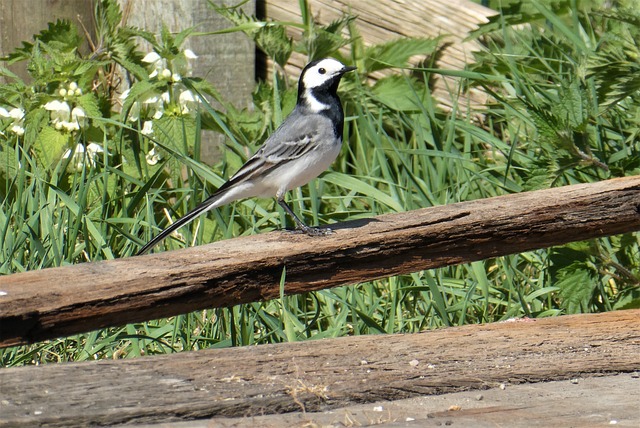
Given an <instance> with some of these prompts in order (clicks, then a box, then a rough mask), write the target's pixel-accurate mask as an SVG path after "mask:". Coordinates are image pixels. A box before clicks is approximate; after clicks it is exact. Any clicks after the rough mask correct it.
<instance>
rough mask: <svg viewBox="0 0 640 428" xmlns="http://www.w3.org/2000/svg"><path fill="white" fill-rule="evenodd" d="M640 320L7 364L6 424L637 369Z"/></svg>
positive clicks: (321, 402) (319, 405) (612, 315)
mask: <svg viewBox="0 0 640 428" xmlns="http://www.w3.org/2000/svg"><path fill="white" fill-rule="evenodd" d="M639 322H640V310H629V311H618V312H609V313H604V314H596V315H576V316H565V317H559V318H548V319H538V320H526V319H525V320H515V321H513V322H503V323H494V324H487V325H470V326H464V327H453V328H447V329H441V330H435V331H429V332H424V333H418V334H409V335H388V336H356V337H345V338H339V339H329V340H318V341H309V342H299V343H286V344H277V345H260V346H251V347H243V348H228V349H211V350H205V351H197V352H185V353H180V354H174V355H166V356H154V357H145V358H138V359H133V360H116V361H114V360H104V361H92V362H83V363H71V364H52V365H44V366H37V367H19V368H9V369H3V370H0V427H2V426H11V427H20V426H44V425H46V426H64V427H69V426H102V425H113V424H122V423H130V424H134V423H138V424H142V423H160V422H163V423H167V422H170V421H177V420H193V419H198V418H212V417H220V416H235V417H242V416H245V417H251V416H255V415H262V414H273V413H284V412H296V411H301V410H302V408H304V410H306V411H307V412H312V411H321V410H327V409H331V408H337V407H342V406H346V405H351V404H355V403H367V402H374V401H379V400H397V399H401V398H408V397H414V396H419V395H425V394H439V393H446V392H454V391H465V390H471V389H486V388H490V387H495V386H498V385H500V384H502V383H506V384H517V383H528V382H538V381H546V380H552V379H556V380H557V379H571V378H574V377H577V376H582V377H586V376H591V375H601V374H603V373H604V374H611V373H618V372H631V371H634V370H637V369H638V367H640V353H638V346H640V335H639V334H638V330H637V326H638V323H639ZM505 417H507V418H508V417H510V415H509V413H507V414H506V415H505ZM214 425H215V422H214ZM216 426H217V425H216ZM225 426H226V425H225ZM229 426H231V425H229Z"/></svg>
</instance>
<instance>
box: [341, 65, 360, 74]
mask: <svg viewBox="0 0 640 428" xmlns="http://www.w3.org/2000/svg"><path fill="white" fill-rule="evenodd" d="M357 68H358V67H351V66H349V67H347V66H345V67H344V68H343V69H342V70H340V74H344V73H348V72H350V71H353V70H356V69H357Z"/></svg>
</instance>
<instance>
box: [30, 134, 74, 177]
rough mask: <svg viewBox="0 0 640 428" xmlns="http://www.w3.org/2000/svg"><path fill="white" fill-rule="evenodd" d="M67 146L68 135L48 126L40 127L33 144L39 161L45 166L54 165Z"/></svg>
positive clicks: (51, 166)
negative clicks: (40, 129)
mask: <svg viewBox="0 0 640 428" xmlns="http://www.w3.org/2000/svg"><path fill="white" fill-rule="evenodd" d="M68 148H69V136H68V135H66V134H63V133H61V132H60V131H57V130H56V129H54V128H52V127H50V126H45V127H44V128H42V131H40V134H39V135H38V138H37V140H36V142H35V144H34V145H33V150H34V152H35V153H36V157H37V158H38V161H39V163H40V164H41V165H43V166H44V167H46V168H53V167H55V165H56V164H57V163H58V162H59V161H60V159H62V155H63V154H64V152H65V150H66V149H68Z"/></svg>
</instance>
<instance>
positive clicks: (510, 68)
mask: <svg viewBox="0 0 640 428" xmlns="http://www.w3.org/2000/svg"><path fill="white" fill-rule="evenodd" d="M538 11H539V13H540V14H542V15H543V16H544V17H545V20H542V21H537V20H532V22H530V25H531V27H530V28H524V29H513V28H511V27H510V26H508V25H506V23H505V22H500V20H497V21H496V22H497V23H498V24H499V25H497V26H496V27H495V29H493V30H492V31H487V33H486V34H485V35H484V36H483V41H484V42H485V43H486V46H487V51H486V52H485V53H482V54H481V55H479V56H478V58H477V62H476V64H475V65H473V67H471V68H470V69H469V70H468V71H463V72H460V73H459V74H460V75H461V77H462V78H463V80H464V81H465V82H466V84H468V85H478V86H482V87H484V88H486V90H488V91H490V92H491V93H492V94H493V95H494V99H493V101H492V102H491V103H490V105H488V106H487V108H486V109H485V110H484V111H483V112H482V118H483V119H482V121H480V122H479V121H478V120H477V117H478V116H477V115H476V113H477V112H469V113H466V111H467V110H466V107H465V106H463V105H454V111H443V110H441V109H440V108H438V107H437V106H436V103H435V102H434V100H433V99H432V96H431V91H430V88H429V85H428V84H425V83H424V82H428V81H429V77H430V76H429V73H430V71H429V70H426V69H425V70H421V69H416V70H414V71H413V73H412V75H409V74H405V75H404V77H400V78H394V79H393V81H392V82H391V83H389V84H388V86H387V87H386V89H385V88H384V87H381V86H377V87H374V88H371V87H369V86H367V85H365V84H364V83H362V82H363V79H362V80H361V79H355V78H354V77H355V76H350V77H349V78H347V79H345V81H344V82H343V84H342V86H341V89H342V91H341V94H342V99H343V101H344V104H345V110H346V114H347V120H346V124H345V139H346V141H345V145H344V148H343V151H342V153H341V155H340V156H339V158H338V160H337V161H336V162H335V163H334V165H333V166H332V168H331V170H330V171H328V172H327V173H325V174H324V175H322V176H321V177H320V178H319V179H317V180H315V181H313V182H312V183H311V184H310V185H309V186H305V187H304V188H302V189H299V190H296V191H293V192H291V195H290V196H289V197H290V198H291V201H292V202H293V203H292V206H293V208H294V211H295V212H296V213H297V214H298V215H300V216H302V217H303V218H305V219H306V220H307V221H308V222H311V223H314V224H331V223H335V222H339V221H344V220H347V219H358V218H369V217H373V216H375V215H379V214H384V213H388V212H401V211H408V210H413V209H418V208H424V207H429V206H435V205H443V204H451V203H455V202H460V201H468V200H473V199H480V198H487V197H492V196H497V195H502V194H508V193H516V192H522V191H526V190H532V189H538V188H545V187H552V186H559V185H566V184H572V183H579V182H593V181H597V180H603V179H607V178H612V177H616V176H625V175H635V174H640V144H639V143H638V138H637V135H638V129H640V126H639V125H640V108H639V107H640V95H639V94H638V92H637V90H629V91H628V92H627V93H626V94H622V95H624V96H622V98H620V97H621V94H620V91H623V90H624V88H629V87H631V88H633V85H632V84H633V81H630V80H631V79H632V78H633V75H629V74H625V73H619V74H613V73H611V72H610V70H611V69H610V70H609V74H607V71H606V68H598V67H596V65H602V63H603V61H604V63H605V64H612V61H610V60H609V62H608V63H607V62H606V61H608V58H611V57H612V55H614V54H615V53H616V52H617V50H616V49H617V47H616V46H617V45H616V44H615V42H616V39H615V38H614V37H612V35H611V34H612V32H614V33H615V34H617V35H618V36H617V37H618V39H617V42H618V43H623V42H624V43H627V42H628V41H629V40H630V39H629V38H628V37H627V36H628V35H633V34H637V33H639V32H640V30H639V29H638V28H637V26H634V25H632V24H630V23H628V22H626V21H624V20H616V19H611V18H605V17H603V16H599V15H596V16H595V17H592V18H589V17H588V16H587V15H586V14H585V13H583V12H582V11H580V10H577V9H569V12H567V13H566V14H563V15H555V14H552V13H551V12H549V11H548V10H546V9H544V8H543V7H542V6H540V7H539V10H538ZM507 18H508V17H502V18H501V19H503V21H504V20H505V19H507ZM636 40H637V39H636ZM625 46H627V45H625ZM627 48H628V46H627ZM358 59H359V58H357V57H356V58H354V60H355V61H356V62H357V61H358ZM624 64H625V63H618V64H617V67H618V68H616V70H619V69H620V67H621V66H622V65H624ZM628 66H629V67H632V66H633V64H632V62H629V64H628ZM361 77H362V76H361ZM605 79H609V80H614V81H615V82H617V83H619V84H618V85H617V86H616V85H612V89H610V90H609V91H608V92H607V91H606V90H604V89H606V88H605V85H604V84H603V82H604V81H605ZM615 82H614V83H615ZM274 83H278V81H277V80H276V81H275V82H274ZM278 87H279V88H282V87H283V86H282V84H281V82H279V84H278ZM390 87H392V89H393V94H397V93H400V94H402V103H401V105H397V103H396V104H394V103H392V102H390V99H391V98H393V97H391V98H390V97H389V96H388V94H385V92H384V90H389V88H390ZM265 88H268V89H267V91H266V92H267V93H268V94H269V95H268V97H267V99H268V100H269V105H270V106H271V108H272V109H273V110H274V111H276V112H277V111H279V109H282V110H283V111H282V113H283V115H284V114H286V112H287V110H288V109H290V108H291V106H292V104H291V100H292V95H291V91H289V92H286V91H282V90H276V89H274V86H270V87H267V86H265V87H262V90H263V91H264V89H265ZM603 88H604V89H603ZM262 96H264V93H263V95H262ZM612 98H616V100H617V101H616V102H611V99H612ZM202 113H203V114H205V115H207V114H212V113H215V111H213V110H211V109H208V107H206V106H205V108H204V109H203V112H202ZM234 114H236V115H237V116H233V115H234ZM246 114H247V113H246V112H230V113H229V116H228V117H221V118H220V121H219V124H218V125H219V126H220V127H224V126H226V127H227V130H226V131H225V132H226V134H227V136H228V141H229V148H228V149H227V150H225V151H224V152H223V159H222V160H221V162H220V163H219V164H217V165H214V166H213V167H209V166H207V165H204V164H202V163H201V162H199V160H198V159H197V157H196V158H192V157H191V156H190V153H191V149H192V148H191V147H189V146H188V145H187V144H184V143H183V142H182V140H181V138H180V136H181V135H186V134H187V132H186V131H185V130H187V129H188V126H191V125H189V124H183V125H181V122H180V121H177V120H176V121H173V122H167V123H166V126H167V128H166V129H165V131H163V132H165V136H171V141H173V142H174V144H172V145H168V144H166V143H163V141H165V140H163V141H159V143H161V144H164V145H163V147H164V149H165V150H166V153H167V156H166V157H165V160H164V161H165V162H166V163H165V164H164V165H163V167H162V168H160V167H158V168H155V169H153V168H148V169H147V167H146V165H145V163H144V162H140V168H139V169H137V170H136V169H132V168H125V167H123V166H122V164H121V163H119V162H117V161H114V159H111V158H108V157H107V155H106V154H105V155H104V156H103V158H102V159H101V160H98V161H97V162H96V164H95V165H94V166H89V165H87V164H85V167H84V168H83V169H82V170H81V171H79V172H73V173H67V172H64V171H67V169H66V165H64V162H60V164H59V165H57V166H56V167H54V168H53V169H52V170H50V171H49V170H46V171H45V170H42V168H41V167H40V166H39V164H38V162H37V160H36V159H34V154H33V152H31V151H28V150H20V149H18V150H15V147H18V146H16V145H15V144H14V145H13V146H12V145H11V144H10V143H11V141H8V142H7V144H6V145H5V146H3V148H4V149H3V152H2V153H0V161H1V162H5V165H6V168H5V170H8V169H9V168H10V167H11V165H15V164H16V163H19V164H20V165H21V166H22V167H21V168H18V169H17V170H15V174H13V175H9V174H6V175H4V176H3V177H4V178H3V179H2V181H1V182H0V190H1V191H2V194H1V197H2V204H1V206H0V236H1V239H0V272H1V273H3V274H9V273H15V272H23V271H27V270H34V269H42V268H47V267H53V266H61V265H65V264H71V263H82V262H88V261H96V260H102V259H112V258H120V257H128V256H131V255H133V254H135V252H136V251H137V249H138V248H139V246H140V245H141V244H143V243H144V242H145V241H146V240H147V239H149V238H150V237H151V236H153V235H154V234H156V233H157V232H158V231H159V230H160V229H162V228H164V227H165V226H166V224H167V219H166V216H167V215H169V216H170V217H171V218H172V219H174V220H175V219H176V218H178V217H179V216H181V215H183V214H185V213H186V212H187V211H189V210H190V209H192V208H193V207H194V206H195V205H196V204H197V203H198V202H199V201H201V200H202V199H203V198H205V197H206V195H207V194H208V193H209V192H211V191H212V190H214V189H215V188H217V187H218V186H219V185H220V184H222V183H223V182H224V180H225V179H226V178H227V177H228V176H230V175H231V174H232V173H233V172H234V171H235V170H236V169H237V168H238V167H239V166H240V165H241V164H242V162H243V161H244V160H245V159H246V157H247V155H248V153H249V152H253V151H255V149H256V147H257V146H259V141H258V140H260V139H264V135H265V134H261V133H260V132H259V131H256V127H255V126H254V127H253V128H251V127H250V126H253V125H250V121H249V120H248V119H247V116H246ZM266 117H267V115H264V116H260V119H261V120H263V121H265V120H266V119H265V118H266ZM243 120H245V122H243ZM110 125H112V126H116V127H118V126H119V125H118V124H117V122H114V123H110ZM223 125H224V126H223ZM274 126H275V123H273V122H270V121H267V122H266V123H264V122H263V123H261V124H260V126H259V127H258V128H264V129H265V130H267V131H268V130H272V129H273V127H274ZM120 129H121V131H120V133H119V134H117V135H119V138H114V139H105V141H104V145H105V147H107V148H108V149H109V151H111V152H112V153H122V152H124V151H125V149H124V148H123V147H124V146H126V145H129V144H132V143H136V144H148V141H147V140H145V139H143V138H141V137H140V135H138V134H136V133H135V132H131V131H130V130H128V129H126V128H124V127H121V126H120ZM267 133H268V132H267ZM196 135H197V134H196ZM254 136H257V137H256V138H255V139H254V138H253V137H254ZM160 140H161V139H160ZM200 143H201V142H200V141H199V139H197V140H196V143H195V147H196V148H197V147H198V146H199V145H200ZM7 147H13V150H8V149H6V148H7ZM247 147H248V151H247V149H246V148H247ZM15 161H17V162H15ZM129 165H131V164H129ZM185 171H186V173H185ZM289 221H290V220H289V219H287V218H286V216H285V215H284V212H283V211H282V210H281V209H280V207H279V206H278V205H277V204H276V203H275V202H274V201H272V200H256V199H252V200H246V201H241V202H237V203H235V204H231V205H228V206H225V207H221V208H220V209H217V210H214V211H213V212H211V213H209V214H208V215H207V216H203V217H201V218H199V219H198V220H196V221H195V222H193V224H191V225H189V226H187V227H185V228H182V229H181V230H180V231H179V233H180V238H179V239H169V240H167V241H166V242H165V243H164V244H163V245H162V246H160V247H159V248H158V250H157V251H159V250H160V249H164V250H171V249H177V248H182V247H184V246H191V245H197V244H202V243H207V242H213V241H217V240H222V239H229V238H232V237H235V236H241V235H248V234H255V233H265V232H267V231H269V230H274V229H277V228H279V227H282V226H283V225H285V224H287V222H289ZM639 278H640V241H639V236H638V234H637V233H636V234H627V235H624V236H615V237H610V238H604V239H598V240H594V241H589V242H582V243H574V244H571V245H567V246H564V247H560V248H551V249H540V250H537V251H531V252H526V253H522V254H516V255H512V256H507V257H500V258H496V259H489V260H484V261H479V262H474V263H471V264H464V265H460V266H451V267H446V268H440V269H433V270H424V271H420V272H416V273H413V274H410V275H401V276H396V277H391V278H388V279H386V280H380V281H373V282H367V283H361V284H354V285H352V286H346V287H338V288H334V289H330V290H323V291H319V292H315V293H307V294H302V295H295V296H284V295H282V296H280V298H278V299H274V300H271V301H266V302H254V303H251V304H245V305H239V306H236V307H233V308H228V309H215V310H203V311H197V312H194V313H190V314H184V315H180V316H176V317H172V318H168V319H161V320H153V321H148V322H145V323H138V324H132V325H127V326H122V327H116V328H109V329H104V330H100V331H95V332H88V333H84V334H80V335H76V336H73V337H67V338H62V339H57V340H51V341H47V342H43V343H38V344H35V345H30V346H24V347H15V348H8V349H4V350H0V364H1V365H5V366H11V365H22V364H33V363H42V362H61V361H81V360H87V359H96V358H131V357H137V356H141V355H150V354H165V353H173V352H181V351H188V350H196V349H203V348H210V347H227V346H243V345H252V344H260V343H277V342H289V341H299V340H310V339H320V338H328V337H339V336H345V335H360V334H381V333H396V332H407V333H410V332H418V331H422V330H425V329H432V328H440V327H446V326H455V325H463V324H469V323H485V322H495V321H499V320H504V319H508V318H511V317H522V316H527V317H547V316H555V315H559V314H568V313H582V312H594V311H605V310H612V309H618V308H625V307H627V308H629V307H638V306H639V302H640V289H639V282H640V280H639ZM281 286H282V287H286V272H283V273H282V282H281Z"/></svg>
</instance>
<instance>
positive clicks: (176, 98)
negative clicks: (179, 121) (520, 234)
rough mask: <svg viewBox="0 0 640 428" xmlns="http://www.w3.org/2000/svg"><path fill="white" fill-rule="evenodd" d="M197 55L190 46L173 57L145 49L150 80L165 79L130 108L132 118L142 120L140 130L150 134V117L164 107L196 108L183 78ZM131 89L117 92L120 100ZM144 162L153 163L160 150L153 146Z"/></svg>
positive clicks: (162, 111) (158, 114)
mask: <svg viewBox="0 0 640 428" xmlns="http://www.w3.org/2000/svg"><path fill="white" fill-rule="evenodd" d="M196 58H198V56H197V55H196V54H195V53H193V51H192V50H191V49H185V50H184V51H182V52H181V53H180V54H179V55H177V56H176V57H175V58H173V60H171V61H169V60H168V59H166V58H163V57H161V56H160V55H159V54H158V53H157V52H155V51H154V52H150V53H148V54H147V55H146V56H145V57H144V58H143V59H142V62H144V63H145V64H148V69H149V80H150V81H157V82H166V85H165V86H163V87H164V90H155V91H149V92H148V93H146V94H144V95H142V96H140V97H139V98H138V99H137V100H136V101H135V102H134V103H133V104H132V105H131V109H130V110H129V114H128V119H129V121H131V122H138V121H143V124H142V129H141V130H140V133H141V134H143V135H148V136H152V135H153V132H154V130H153V121H154V120H158V119H160V118H162V116H164V114H165V113H166V112H167V111H170V112H171V113H173V114H176V115H182V116H184V115H188V114H191V113H193V112H195V109H196V108H197V104H198V100H197V99H196V97H195V96H194V94H193V93H192V92H191V91H190V90H188V89H187V88H186V87H185V86H184V84H180V82H182V78H183V76H188V75H189V74H190V73H191V66H190V61H191V60H194V59H196ZM130 93H131V91H130V90H129V89H127V90H126V91H124V93H123V94H122V95H121V96H120V98H121V99H122V100H123V102H124V101H125V100H126V99H127V97H129V95H130ZM146 159H147V163H149V164H150V165H155V164H156V163H157V162H158V161H159V160H160V153H159V151H158V150H156V148H155V147H154V148H153V149H152V150H151V151H150V152H149V153H148V154H147V156H146Z"/></svg>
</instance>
